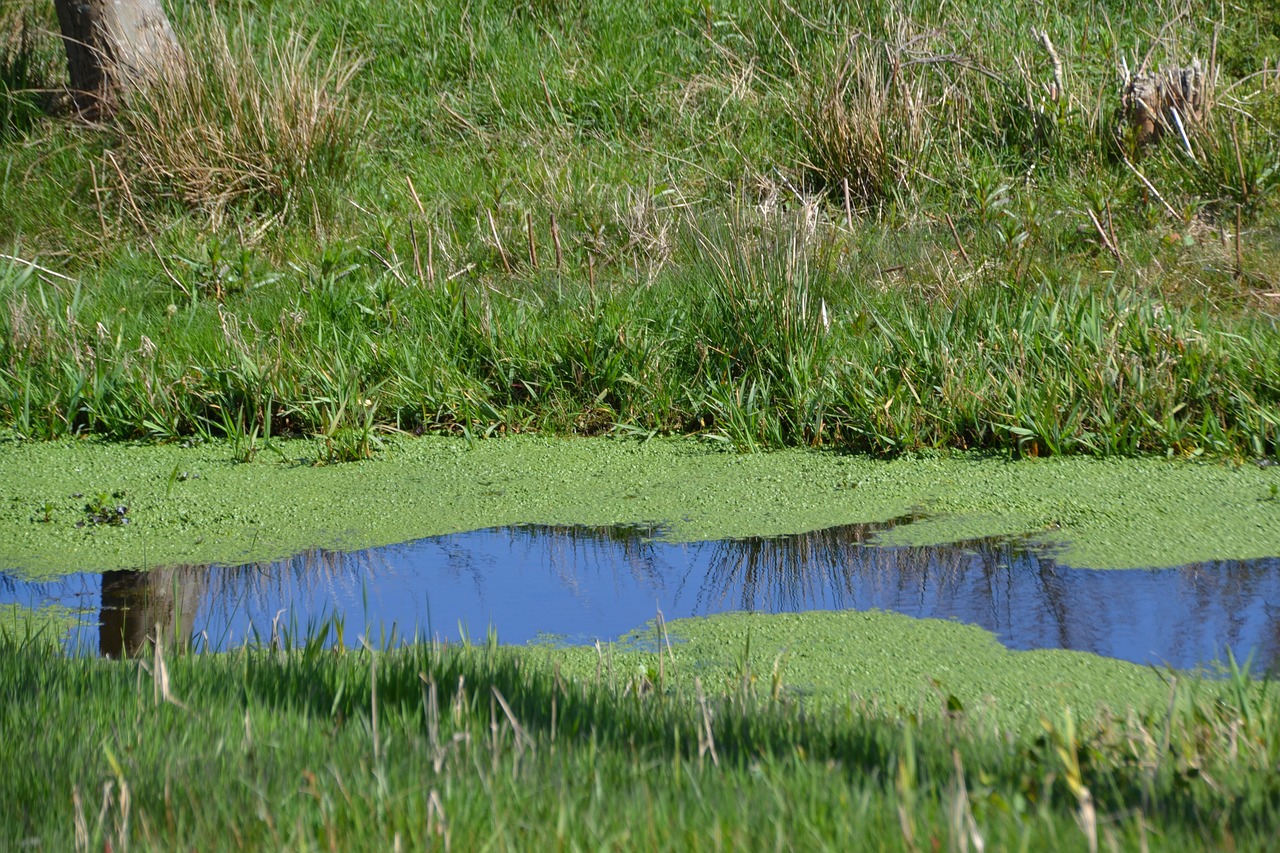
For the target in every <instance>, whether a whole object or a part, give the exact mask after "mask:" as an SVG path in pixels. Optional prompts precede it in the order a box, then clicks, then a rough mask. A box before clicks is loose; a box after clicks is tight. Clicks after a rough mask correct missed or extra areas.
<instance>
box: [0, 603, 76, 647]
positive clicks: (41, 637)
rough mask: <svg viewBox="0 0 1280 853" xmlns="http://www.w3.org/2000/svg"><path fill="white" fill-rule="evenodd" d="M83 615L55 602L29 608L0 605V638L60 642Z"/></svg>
mask: <svg viewBox="0 0 1280 853" xmlns="http://www.w3.org/2000/svg"><path fill="white" fill-rule="evenodd" d="M82 621H83V620H82V616H81V614H80V613H77V612H76V611H74V610H71V609H70V608H67V607H63V606H61V605H58V604H51V605H48V606H45V607H39V608H31V607H24V606H23V605H21V604H0V637H6V638H11V639H15V640H17V641H19V642H24V641H25V642H31V641H34V642H41V643H46V642H47V643H52V644H57V643H60V642H62V640H63V639H65V638H66V636H67V634H69V633H70V632H71V631H72V630H73V629H74V628H75V627H76V626H78V625H79V624H80V623H81V622H82Z"/></svg>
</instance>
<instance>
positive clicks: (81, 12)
mask: <svg viewBox="0 0 1280 853" xmlns="http://www.w3.org/2000/svg"><path fill="white" fill-rule="evenodd" d="M54 5H55V7H56V8H57V10H58V25H59V27H60V28H61V30H62V43H63V45H64V46H65V47H66V49H67V70H68V71H69V72H70V74H71V94H72V98H73V99H74V101H75V105H76V109H77V110H79V111H80V114H81V115H84V116H86V117H89V118H96V117H97V116H99V115H100V114H102V113H103V112H109V111H110V110H111V108H112V106H113V105H114V104H115V103H117V101H118V98H119V95H120V92H121V91H122V90H123V89H124V88H125V87H127V86H128V85H129V84H130V83H131V82H133V81H137V80H140V79H144V78H146V77H148V76H152V75H155V74H157V73H159V72H161V71H162V70H164V69H165V68H166V67H167V66H171V65H172V64H173V62H174V61H175V60H177V59H178V58H179V57H180V56H181V53H182V51H181V48H180V47H179V46H178V39H177V37H176V36H174V34H173V28H172V27H170V26H169V18H168V16H166V15H165V12H164V6H162V5H161V3H160V0H54Z"/></svg>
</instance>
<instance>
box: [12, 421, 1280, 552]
mask: <svg viewBox="0 0 1280 853" xmlns="http://www.w3.org/2000/svg"><path fill="white" fill-rule="evenodd" d="M276 450H277V452H269V451H267V450H262V451H261V452H259V453H258V455H257V457H256V460H255V461H253V462H250V463H243V464H241V463H236V462H233V461H232V456H233V449H232V448H231V447H230V446H229V445H225V444H218V443H208V444H199V445H196V446H194V447H182V446H180V445H150V446H149V445H129V444H112V443H101V442H96V441H59V442H47V443H7V444H3V445H0V567H2V568H18V569H22V570H24V572H25V573H27V574H30V575H33V576H39V575H52V574H58V573H62V572H67V571H85V570H89V571H101V570H108V569H120V568H138V567H146V566H156V565H165V564H175V563H209V562H220V563H239V562H247V561H253V560H267V559H276V558H280V557H284V556H286V555H289V554H292V553H296V552H297V551H300V550H302V549H304V548H310V547H330V548H347V549H355V548H362V547H369V546H376V545H384V544H390V543H394V542H403V541H408V540H411V539H417V538H421V537H424V536H432V535H439V534H443V533H451V532H458V531H464V530H474V529H479V528H483V527H492V526H498V525H511V524H527V523H537V524H561V525H564V524H582V525H613V524H626V523H637V522H656V523H659V524H661V525H663V529H664V531H665V535H666V536H667V537H668V538H671V539H676V540H699V539H710V538H724V537H738V536H747V535H772V534H781V533H795V532H802V531H807V530H815V529H819V528H824V527H830V526H833V525H837V524H849V523H855V522H867V521H880V520H886V519H889V518H894V517H899V516H902V515H904V514H906V513H908V512H912V511H923V512H924V513H925V515H926V516H927V517H926V518H924V519H922V520H921V521H917V522H916V523H914V524H911V525H905V526H901V527H898V528H895V529H894V530H893V531H891V532H889V533H886V534H885V535H884V537H883V538H882V541H884V542H891V543H895V544H908V543H910V544H924V543H926V542H946V541H957V540H961V539H969V538H974V537H978V536H991V535H1024V534H1025V535H1031V536H1033V537H1034V538H1035V539H1036V540H1038V541H1041V542H1044V543H1048V544H1051V545H1055V546H1059V547H1060V548H1061V551H1060V552H1059V553H1058V557H1059V559H1060V561H1061V562H1063V563H1067V564H1070V565H1074V566H1082V567H1092V568H1135V567H1162V566H1173V565H1179V564H1186V563H1192V562H1197V561H1202V560H1211V559H1247V558H1255V557H1266V556H1275V555H1278V554H1280V499H1277V498H1276V495H1275V490H1276V489H1277V488H1278V487H1280V468H1276V467H1270V468H1259V467H1257V466H1256V465H1254V464H1243V465H1234V464H1232V463H1228V462H1222V461H1210V462H1187V461H1165V460H1154V459H1140V460H1095V459H1085V458H1062V459H1047V460H1023V461H1018V462H1009V461H1005V460H1001V459H996V458H992V457H981V456H970V455H963V454H956V455H939V456H929V457H904V458H899V459H895V460H892V461H883V460H875V459H870V458H867V457H860V456H848V455H839V454H835V453H830V452H813V451H803V450H793V451H781V452H773V453H762V454H754V455H739V454H734V453H730V452H726V451H723V450H720V449H718V448H715V447H711V446H708V445H707V444H705V443H701V442H698V441H695V440H691V439H656V440H653V441H649V442H647V443H641V442H638V441H620V440H609V439H547V438H540V437H526V436H522V437H511V438H502V439H492V440H486V441H477V442H471V443H468V442H467V441H465V440H463V439H455V438H440V437H425V438H420V439H405V440H399V441H395V442H390V443H389V444H388V447H387V448H386V450H385V451H384V452H383V453H382V454H381V456H380V458H378V459H376V460H373V461H370V462H363V463H348V464H345V465H330V466H319V467H315V466H312V465H310V464H308V460H309V458H311V457H313V456H314V453H315V445H314V444H313V443H311V442H307V441H289V442H278V443H277V444H276ZM95 502H100V503H102V504H103V505H104V506H106V507H109V508H111V509H113V510H114V509H116V508H118V507H127V512H126V513H125V514H124V518H127V520H128V522H129V523H128V524H109V523H103V522H104V520H105V519H103V518H102V517H100V513H97V514H95V513H89V512H87V511H86V505H88V504H91V503H95ZM95 515H98V516H99V517H96V518H95V517H94V516H95ZM46 519H47V520H46ZM93 522H98V523H93Z"/></svg>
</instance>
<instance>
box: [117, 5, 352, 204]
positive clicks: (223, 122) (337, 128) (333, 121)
mask: <svg viewBox="0 0 1280 853" xmlns="http://www.w3.org/2000/svg"><path fill="white" fill-rule="evenodd" d="M240 14H241V17H240V18H239V19H238V20H237V21H235V22H233V23H230V24H227V23H224V22H223V20H222V19H221V18H220V17H218V16H216V15H212V14H210V15H205V16H199V17H197V18H196V19H195V22H194V23H192V24H190V25H189V26H188V28H187V30H186V31H185V33H184V35H185V40H186V41H187V43H188V45H189V47H188V49H187V50H186V52H185V54H184V58H183V62H182V63H181V66H180V67H178V68H175V69H174V71H173V73H172V74H166V75H164V77H163V79H156V80H154V81H151V82H149V83H144V84H143V85H140V86H136V87H134V88H133V89H132V90H131V91H129V92H128V93H127V94H126V96H125V99H124V103H123V104H122V107H121V109H120V110H119V112H118V114H117V115H116V116H115V118H114V123H113V127H112V129H113V131H114V132H115V133H116V134H117V135H118V139H119V144H120V147H121V157H122V159H123V160H124V168H123V169H120V170H118V171H117V172H116V175H117V177H118V178H119V180H120V183H121V186H120V190H121V191H122V192H124V193H127V194H129V195H131V196H132V197H134V198H140V199H143V200H147V199H159V200H163V199H172V200H173V201H176V202H177V203H178V204H180V205H183V206H187V207H190V208H193V209H196V210H198V211H200V212H202V213H204V214H206V215H209V216H210V217H212V218H213V221H214V223H215V225H216V223H217V222H218V221H219V220H220V218H221V217H222V216H223V214H224V213H225V211H226V209H227V208H228V207H229V206H231V205H235V204H248V205H249V206H250V207H251V208H257V209H259V210H262V211H265V212H269V213H273V214H277V215H284V214H286V213H290V212H292V213H300V214H301V215H302V216H303V217H304V218H306V217H310V216H311V215H312V212H313V209H315V208H316V206H317V205H318V203H319V202H318V198H317V194H318V193H322V192H323V191H324V188H325V187H326V186H327V185H328V183H329V182H330V181H333V180H336V179H340V178H341V177H343V175H344V174H345V172H346V171H347V169H348V168H349V167H350V165H351V162H352V159H353V157H354V154H355V148H356V147H357V145H358V144H359V136H360V132H361V128H362V125H363V121H364V116H362V115H361V114H360V112H359V109H358V107H357V105H356V104H355V103H354V101H353V100H352V97H351V94H352V93H351V90H350V84H351V81H352V78H353V77H354V76H355V74H356V72H357V70H358V69H359V63H358V62H357V61H354V60H352V59H350V58H349V57H348V56H347V55H346V52H345V51H344V50H343V48H342V47H341V46H340V45H339V46H337V47H335V48H333V49H332V51H330V52H327V53H325V52H322V51H320V49H319V48H318V43H317V38H316V37H312V38H310V39H307V38H304V37H303V36H302V35H300V34H299V33H297V32H290V33H282V34H280V35H279V36H274V37H271V38H269V39H268V40H267V42H266V44H267V47H266V50H265V51H262V50H259V48H258V45H257V44H255V42H254V39H253V38H252V36H251V34H250V29H249V26H250V25H249V23H248V21H247V20H246V17H245V15H246V14H247V13H246V12H244V11H243V10H242V11H241V13H240ZM108 174H110V172H108ZM326 201H327V200H326ZM138 215H141V214H140V213H139V214H138ZM139 224H141V225H144V226H145V224H146V223H145V221H144V222H141V223H139Z"/></svg>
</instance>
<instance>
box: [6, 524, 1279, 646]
mask: <svg viewBox="0 0 1280 853" xmlns="http://www.w3.org/2000/svg"><path fill="white" fill-rule="evenodd" d="M891 524H892V522H889V523H886V524H870V525H852V526H847V527H840V528H833V529H828V530H821V531H815V532H812V533H805V534H801V535H797V536H782V537H775V538H767V539H766V538H748V539H739V540H726V541H719V542H705V543H686V544H671V543H667V542H663V541H662V540H661V539H658V538H656V537H657V536H659V535H660V533H661V531H660V530H659V529H657V528H654V527H641V528H617V527H598V528H585V527H551V526H524V527H515V528H508V529H501V530H488V531H477V532H472V533H467V534H462V535H459V536H443V537H437V538H434V539H431V540H426V541H425V542H419V543H411V544H408V545H404V546H395V547H392V548H382V549H373V550H369V551H363V552H339V551H323V550H314V551H309V552H306V553H303V554H299V555H298V556H295V557H293V558H291V559H289V560H284V561H280V562H276V563H258V564H249V565H242V566H234V567H213V568H209V569H197V568H192V567H185V566H183V567H174V568H169V569H158V570H153V571H151V572H146V573H141V572H110V573H107V574H106V575H104V576H103V577H102V585H101V599H102V620H103V623H102V626H101V628H100V630H99V637H98V639H99V640H100V644H101V648H102V651H103V654H106V655H110V656H118V655H126V654H134V653H136V652H138V651H139V650H140V649H141V648H143V647H144V646H145V644H146V642H147V640H148V639H149V638H150V637H151V636H154V635H155V631H156V627H157V625H158V626H159V628H160V630H161V631H162V632H163V633H164V635H165V637H166V644H171V643H173V642H174V639H175V637H176V640H177V643H178V644H180V645H185V644H187V643H190V642H191V639H192V636H193V632H192V626H193V622H194V621H195V620H196V618H197V612H196V610H197V606H199V607H200V609H201V612H200V613H199V618H200V620H201V626H200V627H202V628H206V629H207V631H208V633H209V635H210V636H209V637H208V640H207V644H208V645H209V646H211V647H214V648H220V647H222V646H224V645H225V644H226V642H227V641H228V639H230V630H231V626H233V625H237V623H239V624H243V623H242V622H241V620H245V619H248V621H249V622H250V625H249V631H250V636H253V634H254V633H255V632H256V634H257V636H259V637H260V638H262V639H264V640H265V639H266V638H267V637H268V636H272V635H273V629H274V628H275V627H276V625H275V621H276V619H277V617H279V619H280V621H279V626H280V629H281V630H282V631H283V630H285V629H291V630H296V629H297V628H298V627H299V623H301V627H302V628H303V629H308V627H309V626H312V625H318V624H319V623H317V622H315V620H316V619H319V620H321V622H323V621H324V620H325V619H326V618H327V616H328V615H337V614H336V613H334V614H326V613H325V612H324V610H325V608H327V607H334V608H338V609H342V610H345V611H346V613H347V615H349V616H353V617H355V618H356V619H357V620H358V618H359V615H360V610H361V603H362V602H364V606H365V608H366V612H365V615H366V616H367V617H369V618H371V619H376V618H377V615H378V614H377V613H376V612H373V613H369V612H367V608H368V606H369V604H370V603H371V602H377V601H379V600H381V599H382V598H383V597H384V596H385V595H386V594H387V593H386V592H385V591H384V589H386V588H384V587H381V586H380V585H381V584H383V583H385V582H387V581H388V580H391V581H392V583H393V584H399V587H396V588H397V589H400V588H402V589H403V591H400V592H398V593H396V594H398V595H403V594H405V591H407V592H409V594H411V595H417V594H418V591H417V590H418V589H421V590H422V592H430V588H431V587H432V586H433V585H434V583H436V582H437V581H436V580H435V579H440V580H447V579H449V578H450V577H453V578H454V579H459V578H461V579H463V580H465V579H466V578H471V579H473V580H474V581H475V584H476V593H475V595H476V596H477V597H478V598H479V599H480V600H481V601H483V600H484V599H485V597H486V593H485V587H486V586H489V585H492V586H493V587H495V588H502V590H503V592H504V594H502V595H495V596H494V598H493V604H494V606H495V607H497V608H498V609H496V610H494V611H493V612H492V614H491V618H492V619H493V620H494V622H495V624H496V625H497V626H498V627H499V628H501V626H502V624H503V620H504V619H505V618H510V616H511V615H514V613H513V612H512V611H510V610H508V611H505V613H504V611H503V610H502V609H501V608H503V607H507V608H520V607H528V606H530V605H529V603H528V600H527V599H522V598H521V597H520V594H519V591H520V590H521V589H522V588H523V587H522V586H521V584H522V583H525V582H526V581H527V580H529V579H530V576H532V577H533V578H545V577H546V576H547V575H546V574H544V573H549V575H550V577H551V578H554V580H555V582H556V583H555V585H556V586H559V587H560V588H562V589H564V590H567V591H568V592H569V593H570V595H571V596H572V598H573V601H574V602H575V603H574V604H571V605H570V606H569V607H568V608H567V609H565V610H563V611H561V612H563V613H564V616H563V623H564V625H563V631H564V632H565V633H567V634H570V635H572V634H573V633H574V632H575V631H577V630H579V623H577V622H575V621H574V620H575V619H576V618H579V617H577V616H576V615H575V614H577V613H580V612H584V611H579V610H577V609H575V607H579V606H580V607H582V608H586V609H587V610H589V611H590V612H591V613H592V617H591V618H593V619H596V620H599V619H600V618H602V617H603V618H606V619H607V618H610V615H611V614H614V613H621V612H622V611H624V610H625V609H626V608H625V607H622V606H620V605H621V604H622V603H623V602H629V603H632V604H634V602H635V601H636V600H637V598H641V599H643V598H650V600H653V599H656V603H657V605H658V607H660V608H661V609H662V610H663V612H664V613H665V614H666V615H668V616H669V617H674V616H680V615H701V614H707V613H712V612H716V611H720V610H726V609H746V610H764V611H774V612H776V611H799V610H811V609H818V608H833V609H844V608H856V609H871V608H875V609H883V610H895V611H899V612H903V613H906V614H909V615H913V616H928V617H939V618H955V619H959V620H962V621H965V622H971V623H976V624H979V625H982V626H983V627H985V628H987V629H988V630H991V631H993V632H995V633H996V634H997V635H998V636H1000V637H1001V638H1002V639H1003V640H1004V641H1005V642H1006V643H1007V644H1008V645H1010V646H1012V647H1015V648H1043V647H1050V648H1072V649H1082V650H1087V651H1093V652H1097V653H1099V654H1104V655H1111V656H1116V657H1124V658H1128V659H1131V660H1140V661H1150V662H1153V663H1160V662H1169V663H1172V664H1174V665H1193V664H1195V663H1196V662H1200V661H1206V660H1209V659H1212V658H1213V656H1214V655H1215V654H1218V655H1222V656H1225V650H1226V648H1227V647H1228V646H1229V647H1231V648H1232V649H1233V650H1235V651H1236V652H1237V653H1238V657H1239V658H1243V657H1244V656H1245V655H1247V654H1248V652H1249V650H1250V649H1251V648H1252V649H1254V650H1255V655H1256V657H1255V661H1254V663H1255V671H1258V670H1261V669H1264V668H1266V667H1268V666H1274V665H1275V663H1276V662H1277V661H1280V559H1268V560H1249V561H1222V562H1213V563H1203V564H1195V565H1189V566H1183V567H1181V568H1178V569H1169V570H1159V571H1156V570H1125V571H1093V570H1087V569H1075V568H1070V567H1067V566H1063V565H1061V564H1059V563H1058V562H1057V561H1056V560H1055V558H1054V556H1053V554H1052V553H1051V552H1045V551H1043V550H1036V549H1034V548H1031V547H1030V546H1028V545H1027V544H1026V543H1022V542H1019V541H1016V540H1015V541H1010V540H1004V541H991V540H978V541H971V542H965V543H960V544H954V545H948V546H935V547H924V546H919V547H916V546H912V547H882V546H877V545H874V544H873V540H874V538H875V535H876V534H877V533H879V532H880V531H882V530H884V529H885V528H886V527H888V526H890V525H891ZM504 543H505V544H507V545H508V546H509V553H503V552H504V550H506V549H504V548H503V547H502V546H503V544H504ZM424 545H426V546H428V547H423V546H424ZM495 545H496V546H498V547H497V549H496V550H495V547H494V546H495ZM86 578H92V581H89V580H87V579H86ZM543 587H544V588H545V583H544V584H543ZM512 592H514V593H515V595H514V596H513V595H511V594H510V593H512ZM86 594H87V595H89V596H91V597H92V598H94V599H96V598H97V597H98V594H99V593H98V588H97V578H96V577H94V576H82V575H77V576H73V577H71V578H68V579H67V580H66V581H63V582H58V581H54V582H39V583H26V582H22V581H19V580H16V579H15V578H14V577H13V576H10V575H6V574H5V573H2V572H0V601H4V600H6V599H15V598H16V599H19V600H24V603H25V600H27V599H29V600H30V603H31V606H39V605H40V604H41V603H43V602H51V601H59V602H66V603H69V604H72V605H74V604H75V602H76V601H78V600H83V599H84V596H85V595H86ZM544 600H546V599H544ZM374 606H375V607H376V606H377V605H374ZM463 606H466V605H465V604H464V605H463ZM554 606H561V605H554ZM632 612H634V608H632ZM291 620H296V621H291ZM630 627H633V625H631V624H626V625H619V626H617V628H616V630H618V631H622V630H625V629H626V628H630ZM236 633H237V635H239V633H240V628H238V627H237V628H236ZM235 639H240V637H239V636H237V637H236V638H235Z"/></svg>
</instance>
